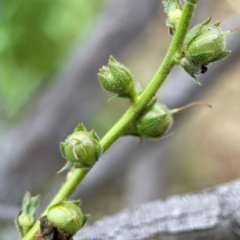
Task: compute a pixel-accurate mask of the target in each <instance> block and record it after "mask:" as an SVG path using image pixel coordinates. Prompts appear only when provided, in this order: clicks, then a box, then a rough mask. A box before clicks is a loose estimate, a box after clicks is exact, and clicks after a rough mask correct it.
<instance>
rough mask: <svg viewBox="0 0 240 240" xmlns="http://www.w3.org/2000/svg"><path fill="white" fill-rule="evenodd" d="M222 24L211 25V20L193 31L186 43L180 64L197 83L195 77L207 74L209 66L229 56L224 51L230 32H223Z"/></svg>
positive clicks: (187, 37)
mask: <svg viewBox="0 0 240 240" xmlns="http://www.w3.org/2000/svg"><path fill="white" fill-rule="evenodd" d="M219 25H220V23H215V24H211V18H209V19H208V20H207V21H205V22H203V23H202V24H199V25H197V26H195V27H194V28H193V29H191V30H190V31H189V32H188V34H187V36H186V38H185V41H184V46H183V50H182V56H183V57H182V58H181V60H180V61H179V64H180V65H181V66H182V67H183V68H184V70H185V71H186V72H187V73H189V74H190V75H191V76H192V77H193V78H194V79H195V81H196V82H197V83H199V82H198V80H197V79H196V77H195V75H198V74H201V73H205V72H206V71H207V66H208V65H209V64H210V63H212V62H216V61H219V60H221V59H223V58H225V57H226V56H227V55H229V53H230V51H224V48H225V43H226V41H225V35H227V34H229V33H230V31H227V32H222V31H221V29H220V28H219Z"/></svg>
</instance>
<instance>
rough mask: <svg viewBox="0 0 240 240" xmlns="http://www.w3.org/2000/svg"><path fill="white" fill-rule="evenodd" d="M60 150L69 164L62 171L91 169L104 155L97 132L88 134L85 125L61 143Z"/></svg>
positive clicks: (79, 126)
mask: <svg viewBox="0 0 240 240" xmlns="http://www.w3.org/2000/svg"><path fill="white" fill-rule="evenodd" d="M60 150H61V153H62V155H63V157H64V158H66V159H67V161H68V162H67V164H66V165H65V166H64V167H63V168H62V169H61V170H60V172H61V171H63V170H65V169H69V168H70V167H72V166H74V167H75V168H91V167H92V166H93V165H94V164H95V162H96V161H97V160H98V159H99V157H100V156H101V154H102V148H101V145H100V142H99V138H98V136H97V134H96V132H95V131H91V132H87V131H86V129H85V127H84V126H83V124H79V125H78V126H77V128H76V129H75V130H74V132H73V133H72V134H71V135H69V136H68V137H67V139H66V140H65V142H61V143H60Z"/></svg>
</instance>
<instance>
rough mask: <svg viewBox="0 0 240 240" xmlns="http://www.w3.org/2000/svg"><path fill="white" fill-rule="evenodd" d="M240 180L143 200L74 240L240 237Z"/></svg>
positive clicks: (206, 239) (177, 239)
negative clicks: (168, 196)
mask: <svg viewBox="0 0 240 240" xmlns="http://www.w3.org/2000/svg"><path fill="white" fill-rule="evenodd" d="M239 192H240V181H239V180H238V181H235V182H232V183H228V184H225V185H223V186H219V187H216V188H213V189H207V190H205V191H203V192H200V193H196V194H187V195H184V196H175V197H171V198H169V199H167V200H166V201H165V202H164V201H154V202H150V203H145V204H141V205H139V206H136V207H135V208H133V209H126V210H123V211H121V212H120V213H118V214H116V215H114V216H112V217H105V218H103V219H102V220H100V221H97V222H96V223H95V224H94V225H92V226H86V227H84V228H83V229H82V230H80V231H79V232H78V234H77V235H76V236H75V238H74V240H113V239H114V240H186V239H188V240H200V239H204V240H208V239H209V240H215V239H218V240H227V239H229V240H230V239H231V240H234V239H239V238H240V210H239V208H240V195H239Z"/></svg>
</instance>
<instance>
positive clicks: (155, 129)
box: [136, 103, 173, 138]
mask: <svg viewBox="0 0 240 240" xmlns="http://www.w3.org/2000/svg"><path fill="white" fill-rule="evenodd" d="M172 121H173V120H172V114H171V113H170V111H169V110H168V109H167V108H166V107H165V106H164V105H161V104H159V103H155V104H154V105H153V107H152V108H151V109H150V110H149V111H147V112H145V113H143V114H142V115H141V116H140V117H139V118H138V119H137V121H136V134H137V135H138V136H143V137H146V138H159V137H161V136H163V135H164V134H166V133H167V131H168V130H169V129H170V128H171V124H172Z"/></svg>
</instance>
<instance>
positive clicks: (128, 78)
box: [98, 56, 137, 99]
mask: <svg viewBox="0 0 240 240" xmlns="http://www.w3.org/2000/svg"><path fill="white" fill-rule="evenodd" d="M98 77H99V80H100V83H101V85H102V87H103V89H105V90H106V91H108V92H112V93H116V94H117V95H118V97H122V98H129V99H133V98H135V96H136V95H137V92H136V90H135V83H134V80H133V76H132V74H131V72H130V70H129V69H128V68H127V67H125V66H124V65H122V64H121V63H119V62H118V61H116V60H115V59H114V58H113V56H110V58H109V62H108V65H107V66H103V67H102V68H101V69H100V72H99V73H98Z"/></svg>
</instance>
